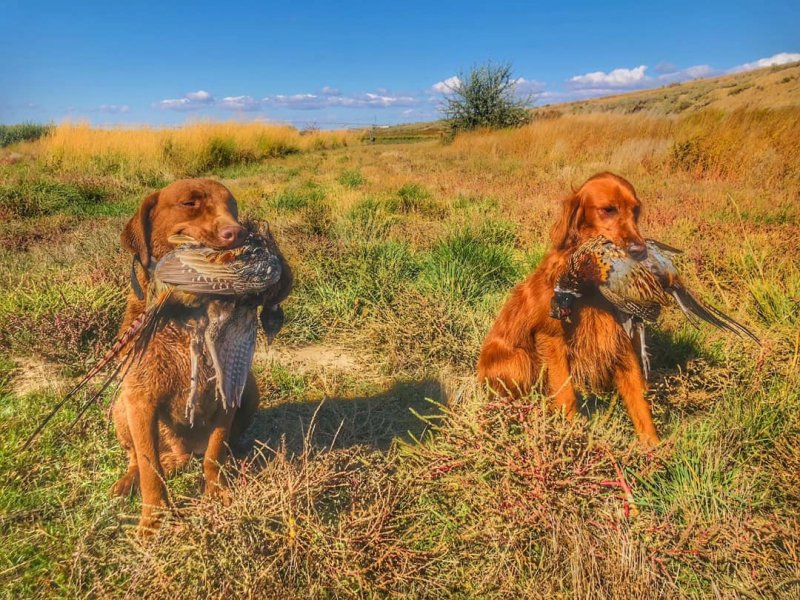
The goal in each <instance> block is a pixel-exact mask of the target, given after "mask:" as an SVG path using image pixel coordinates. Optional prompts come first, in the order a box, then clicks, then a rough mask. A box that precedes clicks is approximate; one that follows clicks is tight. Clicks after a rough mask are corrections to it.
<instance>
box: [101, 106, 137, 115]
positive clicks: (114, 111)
mask: <svg viewBox="0 0 800 600" xmlns="http://www.w3.org/2000/svg"><path fill="white" fill-rule="evenodd" d="M97 110H98V111H100V112H101V113H106V114H109V115H121V114H124V113H127V112H130V110H131V107H130V106H128V105H127V104H101V105H100V106H98V107H97Z"/></svg>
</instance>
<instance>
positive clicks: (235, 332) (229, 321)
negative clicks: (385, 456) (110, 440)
mask: <svg viewBox="0 0 800 600" xmlns="http://www.w3.org/2000/svg"><path fill="white" fill-rule="evenodd" d="M248 229H249V233H248V235H247V237H246V239H245V241H244V243H243V244H242V245H241V246H239V247H237V248H232V249H225V250H218V249H214V248H209V247H208V246H204V245H202V244H201V243H200V242H198V241H197V240H195V239H194V238H191V237H188V236H186V235H174V236H172V237H170V238H169V242H170V243H171V244H173V245H174V246H175V249H174V250H172V251H170V252H168V253H167V254H165V255H164V256H163V257H162V258H161V259H160V260H159V261H158V262H157V263H156V265H155V267H154V268H153V270H152V273H151V278H150V283H149V285H148V286H147V298H146V301H147V309H146V310H145V311H144V312H143V313H142V314H141V315H139V317H137V318H136V319H135V320H134V321H133V323H131V325H130V327H128V329H127V330H126V331H125V332H123V333H122V334H121V335H120V336H119V338H117V341H116V342H115V343H114V345H113V346H112V348H111V349H110V350H109V351H108V352H107V353H106V354H105V356H103V358H102V359H100V361H99V362H98V363H97V364H96V365H95V366H94V367H92V369H91V370H90V371H89V372H88V373H87V374H86V375H85V376H84V378H83V379H82V380H81V381H80V382H79V383H78V384H77V385H76V386H75V387H74V388H72V390H70V391H69V393H68V394H67V395H66V396H65V397H64V398H63V399H62V400H60V401H59V402H58V403H57V404H56V406H55V407H54V408H53V409H52V410H51V412H50V413H49V414H48V415H47V416H46V417H45V419H44V420H43V421H42V423H41V424H40V425H39V426H38V427H37V429H36V431H34V432H33V434H32V435H31V436H30V437H29V438H28V440H27V441H26V442H25V444H24V446H23V449H24V448H27V447H28V446H29V445H30V444H31V442H32V441H33V440H34V439H35V438H36V436H37V435H38V434H39V433H40V432H41V431H42V429H43V428H44V427H45V426H46V425H47V423H48V422H49V421H50V419H52V418H53V416H55V415H56V413H57V412H58V411H59V410H60V409H61V407H62V406H64V404H65V403H66V402H67V401H68V400H69V399H70V398H72V397H74V396H75V395H76V394H77V393H78V392H79V391H80V390H81V389H82V388H83V387H84V386H85V385H86V384H87V383H88V382H89V381H91V380H92V379H93V378H94V377H95V376H96V375H97V374H98V373H100V371H102V370H103V369H104V368H105V367H107V366H108V365H111V366H112V371H111V373H110V375H108V376H107V377H106V379H105V380H104V382H103V384H102V385H101V386H100V388H99V390H98V391H97V392H95V393H94V394H93V395H92V396H91V398H90V399H89V400H88V401H86V402H85V403H84V404H83V405H82V407H81V409H80V410H79V411H78V416H77V418H76V421H77V420H78V419H80V417H81V416H82V415H83V413H84V412H85V411H86V410H87V409H88V408H89V407H90V406H91V405H92V404H93V403H94V401H95V400H97V399H98V398H100V396H101V395H102V394H103V392H104V391H105V390H106V389H107V388H108V386H109V385H110V384H111V382H112V381H113V380H114V379H115V377H116V376H117V375H118V374H119V373H120V372H122V373H123V374H122V377H123V378H124V376H125V371H126V369H127V368H128V367H129V366H130V365H131V364H133V363H134V362H135V361H138V360H141V358H142V356H143V355H144V353H145V350H146V349H147V346H148V343H149V342H150V340H151V339H152V337H153V335H154V334H155V332H157V331H158V330H159V329H160V328H161V327H163V326H164V325H165V324H166V323H167V322H168V321H169V320H170V319H172V318H173V317H175V316H176V315H178V314H180V315H183V316H184V318H183V320H184V322H185V323H186V324H187V327H188V330H189V335H190V344H189V346H190V352H189V355H190V366H191V378H190V385H189V390H188V395H187V400H186V417H187V419H188V421H189V424H190V425H191V426H193V425H194V414H195V409H196V407H197V403H198V402H199V400H200V398H199V391H200V388H201V386H200V385H199V383H200V382H199V377H200V372H201V369H200V367H201V366H202V365H201V361H209V362H210V363H211V367H212V369H213V373H214V375H213V378H214V382H215V390H216V395H217V399H218V400H219V401H220V402H221V403H222V404H223V406H224V407H225V409H226V410H227V409H230V408H233V407H238V406H239V405H240V403H241V398H242V393H243V391H244V387H245V383H246V381H247V375H248V373H249V372H250V367H251V365H252V362H253V354H254V352H255V344H256V333H257V325H258V319H257V317H258V315H257V311H258V307H259V306H260V305H262V304H263V301H264V299H265V296H266V297H267V298H268V297H269V293H270V288H272V287H273V286H275V285H276V284H277V283H278V281H279V280H280V278H281V274H282V268H283V267H282V261H281V257H280V255H279V253H278V251H277V247H276V246H275V244H274V242H273V241H272V236H271V235H270V234H269V230H268V229H267V227H266V226H265V225H264V226H258V225H255V224H253V225H250V226H249V227H248ZM261 322H262V325H263V327H264V330H265V332H266V334H267V340H268V341H269V342H271V341H272V338H273V337H274V335H275V334H276V333H277V331H278V329H280V326H281V325H282V324H283V311H282V309H281V307H280V305H278V304H274V305H269V303H267V304H266V306H265V308H264V309H263V310H262V315H261Z"/></svg>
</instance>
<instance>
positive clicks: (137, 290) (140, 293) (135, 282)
mask: <svg viewBox="0 0 800 600" xmlns="http://www.w3.org/2000/svg"><path fill="white" fill-rule="evenodd" d="M137 262H138V263H139V264H140V265H141V264H142V262H141V261H140V260H139V257H138V256H136V255H134V257H133V260H132V261H131V288H132V289H133V293H134V294H135V295H136V297H137V298H138V299H139V300H144V290H142V286H141V285H139V278H138V277H136V263H137Z"/></svg>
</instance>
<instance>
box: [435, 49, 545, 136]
mask: <svg viewBox="0 0 800 600" xmlns="http://www.w3.org/2000/svg"><path fill="white" fill-rule="evenodd" d="M516 88H517V80H516V78H515V77H513V76H512V73H511V65H507V64H505V65H502V64H501V65H493V64H491V63H487V64H485V65H482V66H479V67H475V68H473V69H472V70H471V71H470V72H469V73H466V74H465V73H462V74H460V75H459V76H458V77H457V78H456V80H455V82H454V83H453V84H452V86H451V88H450V90H449V92H450V93H449V94H448V95H446V96H445V104H444V107H443V108H442V113H443V114H444V117H445V119H447V120H448V121H449V123H450V127H451V129H453V130H455V131H469V130H472V129H479V128H481V127H489V128H492V129H502V128H506V127H519V126H520V125H524V124H526V123H528V122H530V120H531V113H530V111H529V110H528V106H529V105H530V103H531V98H520V97H518V96H517V95H516Z"/></svg>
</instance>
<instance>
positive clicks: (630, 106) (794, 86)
mask: <svg viewBox="0 0 800 600" xmlns="http://www.w3.org/2000/svg"><path fill="white" fill-rule="evenodd" d="M789 106H800V62H798V63H792V64H789V65H780V66H775V67H767V68H765V69H758V70H755V71H746V72H744V73H735V74H733V75H723V76H722V77H713V78H709V79H694V80H692V81H686V82H683V83H672V84H669V85H666V86H664V87H660V88H652V89H647V90H640V91H636V92H628V93H625V94H616V95H614V96H604V97H602V98H593V99H591V100H581V101H576V102H566V103H562V104H548V105H545V106H538V107H536V108H534V109H533V113H534V118H545V119H546V118H552V117H557V116H560V115H565V114H587V113H596V112H612V113H619V114H632V113H637V112H645V113H650V114H657V115H675V114H680V113H685V112H690V111H694V110H700V109H702V108H708V107H711V108H719V109H722V110H735V109H737V108H745V107H749V108H784V107H789ZM446 132H447V125H446V124H445V122H444V121H430V122H426V123H406V124H403V125H394V126H391V127H381V128H377V129H373V130H371V132H369V133H368V134H367V136H368V137H372V138H374V140H375V141H376V142H383V143H396V142H410V141H424V140H427V139H438V138H440V137H441V136H443V135H445V134H446Z"/></svg>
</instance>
